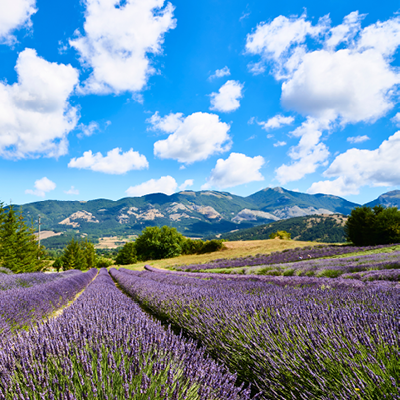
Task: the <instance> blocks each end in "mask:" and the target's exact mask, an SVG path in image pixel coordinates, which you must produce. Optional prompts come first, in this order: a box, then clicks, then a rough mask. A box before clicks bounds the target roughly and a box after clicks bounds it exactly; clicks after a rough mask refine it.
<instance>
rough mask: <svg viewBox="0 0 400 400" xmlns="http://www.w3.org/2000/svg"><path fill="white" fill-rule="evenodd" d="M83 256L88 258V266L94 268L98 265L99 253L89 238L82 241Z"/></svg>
mask: <svg viewBox="0 0 400 400" xmlns="http://www.w3.org/2000/svg"><path fill="white" fill-rule="evenodd" d="M80 245H81V249H82V253H83V257H84V258H85V260H86V268H87V269H92V268H96V266H97V254H96V250H95V248H94V245H93V243H91V242H89V241H88V240H87V238H86V239H85V240H84V241H82V242H81V243H80Z"/></svg>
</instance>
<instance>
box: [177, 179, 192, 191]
mask: <svg viewBox="0 0 400 400" xmlns="http://www.w3.org/2000/svg"><path fill="white" fill-rule="evenodd" d="M193 183H194V181H193V179H186V181H185V182H183V183H182V185H180V186H179V190H185V189H186V188H188V187H190V186H193Z"/></svg>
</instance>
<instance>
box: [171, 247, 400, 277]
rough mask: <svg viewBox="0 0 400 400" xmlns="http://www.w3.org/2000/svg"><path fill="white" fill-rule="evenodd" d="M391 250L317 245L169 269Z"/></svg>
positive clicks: (224, 265)
mask: <svg viewBox="0 0 400 400" xmlns="http://www.w3.org/2000/svg"><path fill="white" fill-rule="evenodd" d="M391 250H400V246H399V245H379V246H364V247H356V246H342V245H319V246H310V247H297V248H294V249H287V250H283V251H276V252H273V253H270V254H257V255H255V256H248V257H239V258H221V259H216V260H213V261H211V262H208V263H204V264H190V265H177V266H173V267H171V268H170V269H172V270H176V271H186V272H195V271H205V270H212V269H222V268H238V267H249V266H256V265H269V264H283V263H289V262H296V261H303V260H310V259H315V258H327V257H332V256H340V255H345V254H350V253H360V252H362V253H366V252H371V251H372V252H373V251H376V252H379V251H382V252H384V253H387V252H389V251H391Z"/></svg>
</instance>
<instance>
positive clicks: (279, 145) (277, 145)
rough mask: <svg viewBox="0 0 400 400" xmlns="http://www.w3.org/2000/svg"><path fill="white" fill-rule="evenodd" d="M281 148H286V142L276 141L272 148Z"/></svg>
mask: <svg viewBox="0 0 400 400" xmlns="http://www.w3.org/2000/svg"><path fill="white" fill-rule="evenodd" d="M281 146H286V142H284V141H280V140H278V141H277V142H276V143H274V147H281Z"/></svg>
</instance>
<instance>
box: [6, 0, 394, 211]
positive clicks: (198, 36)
mask: <svg viewBox="0 0 400 400" xmlns="http://www.w3.org/2000/svg"><path fill="white" fill-rule="evenodd" d="M399 11H400V3H399V2H398V1H392V0H390V1H385V2H380V3H377V2H376V1H374V2H373V1H355V0H350V1H348V0H347V1H344V0H335V1H324V2H320V1H318V2H317V1H309V0H305V1H304V2H303V3H301V2H299V1H298V0H296V1H294V0H293V1H285V2H265V1H261V0H253V1H246V2H242V1H229V2H227V1H217V0H204V1H201V2H188V1H182V0H173V1H171V2H165V1H162V0H125V1H120V2H119V1H114V0H96V1H95V0H82V1H78V0H76V1H75V0H70V1H68V2H54V1H50V0H36V1H35V0H12V1H11V0H3V1H1V2H0V43H1V44H0V57H1V58H0V77H1V78H0V79H1V80H0V182H1V192H0V200H1V201H3V202H6V203H8V202H10V200H11V201H12V202H13V203H19V204H22V203H28V202H32V201H38V200H44V199H59V200H90V199H95V198H108V199H114V200H116V199H120V198H123V197H127V196H140V195H143V194H146V193H151V192H164V193H167V194H171V193H174V192H177V191H180V190H185V189H190V190H202V189H213V190H222V191H229V192H231V193H235V194H238V195H242V196H247V195H250V194H252V193H254V192H256V191H258V190H260V189H262V188H265V187H269V186H271V187H275V186H283V187H285V188H287V189H290V190H299V191H301V192H308V193H331V194H335V195H339V196H342V197H345V198H346V199H349V200H351V201H354V202H358V203H365V202H368V201H371V200H373V199H374V198H376V197H377V196H379V195H380V194H381V193H383V192H386V191H389V190H394V189H399V185H400V162H399V155H400V133H398V131H399V130H400V109H399V100H400V99H399V91H398V88H399V84H400V70H399V53H398V49H399V47H400V15H399V13H398V12H399Z"/></svg>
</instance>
